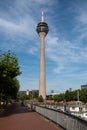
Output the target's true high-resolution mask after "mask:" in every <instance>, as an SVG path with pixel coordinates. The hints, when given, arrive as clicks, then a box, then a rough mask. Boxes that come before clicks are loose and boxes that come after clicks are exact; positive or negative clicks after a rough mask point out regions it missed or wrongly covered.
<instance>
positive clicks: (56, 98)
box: [53, 93, 65, 102]
mask: <svg viewBox="0 0 87 130" xmlns="http://www.w3.org/2000/svg"><path fill="white" fill-rule="evenodd" d="M64 96H65V95H64V93H61V94H58V95H54V96H53V99H54V101H57V102H60V101H63V100H64Z"/></svg>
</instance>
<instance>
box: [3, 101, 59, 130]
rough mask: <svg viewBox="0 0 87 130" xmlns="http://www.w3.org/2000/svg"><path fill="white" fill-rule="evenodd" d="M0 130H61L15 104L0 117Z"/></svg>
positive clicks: (18, 103)
mask: <svg viewBox="0 0 87 130" xmlns="http://www.w3.org/2000/svg"><path fill="white" fill-rule="evenodd" d="M0 130H61V128H60V127H58V126H56V125H55V124H53V123H52V122H50V121H49V120H47V119H46V118H44V117H43V116H41V115H39V114H38V113H36V112H34V111H32V110H31V109H29V108H27V107H25V106H22V105H21V103H20V102H16V103H14V104H13V106H12V107H11V108H10V111H9V113H8V114H7V115H5V116H3V117H0Z"/></svg>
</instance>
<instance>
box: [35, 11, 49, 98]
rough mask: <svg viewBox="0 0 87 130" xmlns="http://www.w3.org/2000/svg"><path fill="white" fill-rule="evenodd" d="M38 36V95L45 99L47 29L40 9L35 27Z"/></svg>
mask: <svg viewBox="0 0 87 130" xmlns="http://www.w3.org/2000/svg"><path fill="white" fill-rule="evenodd" d="M36 31H37V33H38V34H39V36H40V79H39V96H42V97H43V99H46V74H45V43H44V39H45V37H46V35H47V33H48V31H49V28H48V25H47V23H45V22H44V13H43V11H42V16H41V22H39V23H38V25H37V28H36Z"/></svg>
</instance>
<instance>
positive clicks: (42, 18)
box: [41, 11, 44, 22]
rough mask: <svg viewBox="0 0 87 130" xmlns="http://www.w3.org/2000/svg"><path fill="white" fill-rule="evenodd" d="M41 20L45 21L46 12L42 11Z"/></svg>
mask: <svg viewBox="0 0 87 130" xmlns="http://www.w3.org/2000/svg"><path fill="white" fill-rule="evenodd" d="M41 22H44V12H43V11H42V16H41Z"/></svg>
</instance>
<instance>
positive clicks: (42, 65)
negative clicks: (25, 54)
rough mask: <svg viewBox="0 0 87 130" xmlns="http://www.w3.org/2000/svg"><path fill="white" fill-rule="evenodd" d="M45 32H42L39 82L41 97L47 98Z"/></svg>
mask: <svg viewBox="0 0 87 130" xmlns="http://www.w3.org/2000/svg"><path fill="white" fill-rule="evenodd" d="M45 35H46V34H45V32H40V33H39V36H40V81H39V96H40V95H42V97H43V99H45V98H46V74H45V43H44V38H45Z"/></svg>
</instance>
